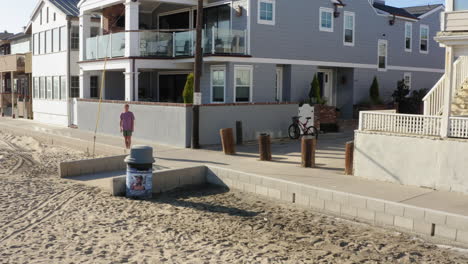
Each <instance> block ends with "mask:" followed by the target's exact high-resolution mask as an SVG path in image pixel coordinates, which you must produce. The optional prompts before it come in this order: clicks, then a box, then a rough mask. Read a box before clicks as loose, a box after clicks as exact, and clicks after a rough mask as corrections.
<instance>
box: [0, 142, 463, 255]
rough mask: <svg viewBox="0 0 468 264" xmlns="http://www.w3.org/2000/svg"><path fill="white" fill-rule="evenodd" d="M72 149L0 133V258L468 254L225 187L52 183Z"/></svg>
mask: <svg viewBox="0 0 468 264" xmlns="http://www.w3.org/2000/svg"><path fill="white" fill-rule="evenodd" d="M85 157H86V155H85V154H83V153H80V152H77V151H74V150H71V149H67V148H61V147H57V146H48V145H44V144H40V143H39V142H37V141H35V140H33V139H31V138H27V137H16V136H11V135H8V134H2V133H0V263H468V253H467V252H466V251H457V250H453V249H449V248H441V247H438V246H435V245H433V244H430V243H427V242H425V241H423V240H421V239H418V238H415V237H413V236H411V235H409V234H402V233H399V232H394V231H390V230H385V229H380V228H376V227H372V226H369V225H365V224H357V223H353V222H350V221H346V220H340V219H336V218H333V217H330V216H325V215H321V214H319V213H315V212H313V211H310V210H304V209H301V208H296V207H295V206H293V205H290V204H285V203H281V202H274V201H268V200H265V199H262V198H261V197H258V196H255V195H251V194H246V193H241V192H236V191H228V190H226V189H220V188H213V187H207V188H203V189H199V190H177V191H173V192H169V193H166V194H164V195H160V196H157V197H155V198H153V199H152V200H149V201H140V200H130V199H126V198H123V197H112V196H110V195H108V194H106V193H104V192H102V191H100V190H99V189H96V188H92V187H87V186H83V185H79V184H74V183H71V182H70V181H67V180H64V179H60V178H59V177H58V172H57V164H58V162H59V161H65V160H73V159H78V158H80V159H81V158H85Z"/></svg>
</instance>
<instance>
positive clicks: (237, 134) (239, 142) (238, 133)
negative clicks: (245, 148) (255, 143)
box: [236, 121, 244, 145]
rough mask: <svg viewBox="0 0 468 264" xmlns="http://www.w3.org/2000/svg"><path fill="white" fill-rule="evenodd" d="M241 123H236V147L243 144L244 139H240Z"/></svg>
mask: <svg viewBox="0 0 468 264" xmlns="http://www.w3.org/2000/svg"><path fill="white" fill-rule="evenodd" d="M242 133H243V132H242V121H236V143H237V145H242V144H244V139H243V137H242Z"/></svg>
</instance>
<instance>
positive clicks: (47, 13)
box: [46, 7, 49, 23]
mask: <svg viewBox="0 0 468 264" xmlns="http://www.w3.org/2000/svg"><path fill="white" fill-rule="evenodd" d="M46 22H47V23H49V8H48V7H47V9H46Z"/></svg>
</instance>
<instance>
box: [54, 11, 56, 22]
mask: <svg viewBox="0 0 468 264" xmlns="http://www.w3.org/2000/svg"><path fill="white" fill-rule="evenodd" d="M56 20H57V14H56V13H55V12H54V21H56Z"/></svg>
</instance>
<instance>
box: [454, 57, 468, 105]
mask: <svg viewBox="0 0 468 264" xmlns="http://www.w3.org/2000/svg"><path fill="white" fill-rule="evenodd" d="M453 74H454V76H453V82H454V83H453V88H454V90H453V91H452V92H453V93H452V94H453V96H455V95H456V94H457V92H458V90H459V89H461V88H462V87H463V84H464V83H465V81H466V79H467V77H468V56H461V57H459V58H458V59H457V61H456V62H455V63H454V64H453Z"/></svg>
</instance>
